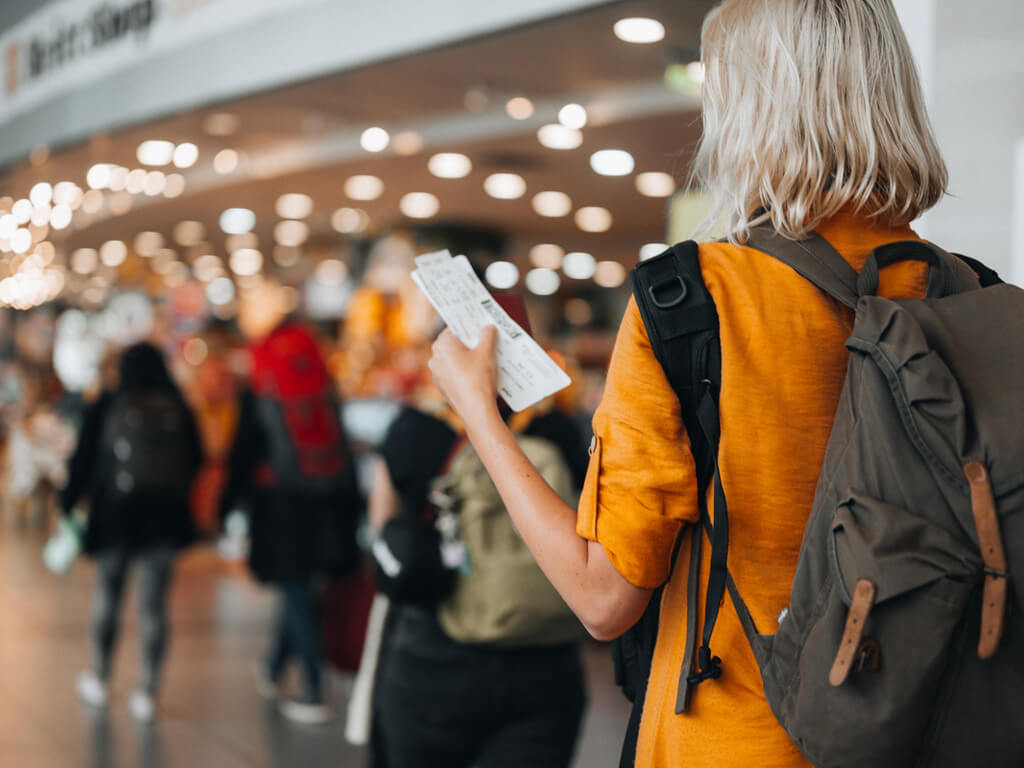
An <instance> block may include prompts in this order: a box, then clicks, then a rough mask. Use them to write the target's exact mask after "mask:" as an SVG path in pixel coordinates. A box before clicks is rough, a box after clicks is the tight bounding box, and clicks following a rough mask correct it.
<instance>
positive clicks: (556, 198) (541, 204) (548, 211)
mask: <svg viewBox="0 0 1024 768" xmlns="http://www.w3.org/2000/svg"><path fill="white" fill-rule="evenodd" d="M533 210H535V211H536V212H537V213H539V214H540V215H541V216H548V217H550V218H557V217H559V216H567V215H568V214H569V212H570V211H571V210H572V200H571V199H570V198H569V196H568V195H567V194H565V193H564V192H554V191H546V192H538V193H537V194H536V195H534V196H533Z"/></svg>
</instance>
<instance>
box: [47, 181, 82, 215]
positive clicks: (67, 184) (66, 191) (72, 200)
mask: <svg viewBox="0 0 1024 768" xmlns="http://www.w3.org/2000/svg"><path fill="white" fill-rule="evenodd" d="M53 202H54V203H55V204H58V205H59V204H61V203H63V204H64V205H66V206H68V207H69V208H71V209H72V210H74V209H75V208H76V207H78V205H80V204H81V202H82V190H81V189H80V188H79V186H78V185H77V184H75V183H74V182H73V181H58V182H57V183H56V184H54V186H53Z"/></svg>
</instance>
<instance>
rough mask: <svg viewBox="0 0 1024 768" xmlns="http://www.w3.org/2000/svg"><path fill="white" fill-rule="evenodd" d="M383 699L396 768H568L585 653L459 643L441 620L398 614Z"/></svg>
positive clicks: (386, 740)
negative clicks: (448, 632) (514, 648)
mask: <svg viewBox="0 0 1024 768" xmlns="http://www.w3.org/2000/svg"><path fill="white" fill-rule="evenodd" d="M389 634H390V635H391V636H390V637H389V638H388V640H387V643H386V649H385V651H384V655H383V657H382V658H381V668H380V671H379V675H378V680H377V689H376V694H375V697H374V717H375V729H374V730H375V737H376V738H377V739H378V743H377V744H376V745H375V750H374V751H375V752H376V753H378V754H379V755H380V756H381V757H382V758H383V762H384V763H385V764H386V765H387V768H434V766H445V768H468V767H469V766H471V765H472V766H474V767H476V768H566V767H567V766H568V765H569V763H570V762H571V760H572V754H573V749H574V747H575V745H576V737H577V735H578V733H579V729H580V722H581V720H582V718H583V708H584V704H585V699H586V695H585V693H584V684H583V670H582V666H581V664H580V656H579V648H578V646H576V645H569V646H557V647H554V648H528V649H519V650H499V649H495V648H488V647H480V646H471V645H465V644H461V643H456V642H455V641H453V640H451V639H450V638H449V637H448V636H447V635H445V634H444V632H443V630H442V629H441V627H440V626H439V625H438V623H437V620H436V618H435V617H434V614H433V613H430V612H425V611H421V610H418V609H411V608H398V612H397V615H396V616H395V617H394V618H393V621H392V623H391V625H390V627H389Z"/></svg>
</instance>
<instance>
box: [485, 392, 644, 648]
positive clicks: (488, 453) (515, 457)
mask: <svg viewBox="0 0 1024 768" xmlns="http://www.w3.org/2000/svg"><path fill="white" fill-rule="evenodd" d="M466 427H467V434H468V436H469V439H470V440H471V441H472V443H473V446H474V448H476V451H477V453H478V455H479V456H480V459H481V460H482V461H483V463H484V465H485V466H486V467H487V470H488V472H489V473H490V475H491V478H492V479H493V480H494V484H495V486H496V487H497V489H498V492H499V493H500V494H501V497H502V500H503V501H504V502H505V506H506V508H507V509H508V512H509V514H510V515H511V517H512V520H513V522H514V523H515V525H516V528H517V529H518V530H519V533H520V535H521V536H522V537H523V541H525V542H526V545H527V547H529V549H530V551H531V552H532V553H533V556H534V557H535V558H536V560H537V563H538V564H539V565H540V567H541V569H542V570H543V571H544V573H545V575H546V576H547V577H548V580H549V581H551V583H552V585H554V587H555V589H557V590H558V592H559V594H561V595H562V598H563V599H564V600H565V601H566V603H567V604H568V605H569V607H570V608H571V609H572V610H573V612H574V613H575V614H576V615H577V616H578V617H579V619H580V621H581V622H583V624H584V626H586V628H587V629H588V631H590V633H591V634H592V635H594V636H595V637H597V638H598V639H602V640H606V639H611V638H613V637H617V636H618V635H619V634H621V633H622V632H623V631H625V630H626V629H628V628H629V627H630V626H632V625H633V623H634V622H635V621H636V619H637V618H639V616H640V614H641V613H643V610H644V608H645V607H646V605H647V601H648V599H649V598H650V590H644V589H639V588H637V587H634V586H633V585H631V584H630V583H629V582H627V581H626V580H625V579H624V578H623V577H622V576H621V575H620V574H619V572H618V571H616V570H615V568H614V566H613V565H612V564H611V562H610V561H609V560H608V557H607V555H606V554H605V552H604V549H603V548H602V547H601V545H600V544H597V543H596V542H589V541H587V540H586V539H583V538H581V537H580V536H579V535H578V534H577V533H576V511H575V510H574V509H573V508H572V507H570V506H569V505H568V504H566V503H565V502H564V501H563V500H562V499H561V498H560V497H559V496H558V494H556V493H555V492H554V490H552V488H551V486H549V485H548V484H547V482H545V480H544V478H543V477H542V476H541V475H540V473H539V472H538V471H537V469H536V468H535V467H534V466H533V464H531V463H530V460H529V459H528V458H527V457H526V455H525V454H524V453H523V451H522V450H521V449H520V448H519V445H518V444H517V443H516V440H515V437H514V436H513V434H512V432H511V431H510V430H509V429H508V427H507V426H506V425H505V423H504V422H503V421H502V420H501V417H500V415H499V414H498V411H497V409H496V408H494V409H491V410H484V411H482V412H481V413H480V414H479V416H477V417H476V418H473V419H471V420H467V422H466Z"/></svg>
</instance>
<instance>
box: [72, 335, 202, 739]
mask: <svg viewBox="0 0 1024 768" xmlns="http://www.w3.org/2000/svg"><path fill="white" fill-rule="evenodd" d="M201 464H202V447H201V444H200V441H199V431H198V429H197V427H196V423H195V419H194V417H193V415H192V412H191V410H190V409H189V407H188V406H187V404H186V403H185V399H184V398H183V397H182V394H181V392H180V391H179V389H178V388H177V386H175V384H174V382H173V381H172V380H171V377H170V374H169V373H168V371H167V366H166V364H165V363H164V359H163V356H162V355H161V354H160V352H159V350H157V349H156V347H154V346H152V345H151V344H146V343H142V344H137V345H135V346H133V347H130V348H128V349H127V350H125V352H124V354H123V355H122V357H121V364H120V382H119V384H118V386H117V388H116V390H114V391H108V392H104V393H103V394H102V395H101V396H100V398H99V399H98V400H97V401H96V402H95V403H93V404H92V405H91V406H89V407H88V408H87V409H86V411H85V414H84V417H83V423H82V428H81V432H80V434H79V439H78V444H77V446H76V448H75V451H74V454H73V455H72V457H71V460H70V464H69V468H68V482H67V485H66V486H65V487H64V490H63V492H62V494H61V507H62V510H63V513H64V514H65V515H70V514H71V511H72V509H73V508H74V507H75V505H76V504H77V503H78V502H79V501H80V500H81V499H83V498H85V499H88V501H89V516H88V524H87V526H86V530H85V537H84V542H83V548H84V551H85V552H86V554H88V555H90V556H91V557H92V558H93V559H94V560H95V562H96V567H97V582H96V591H95V594H94V601H93V609H92V628H91V632H92V648H93V662H92V668H91V669H90V670H88V671H85V672H82V673H81V674H80V675H79V677H78V681H77V690H78V694H79V695H80V696H81V698H82V699H84V700H85V701H86V702H88V703H90V704H92V705H95V706H104V705H105V704H106V702H107V680H108V678H109V676H110V668H111V662H112V656H113V650H114V646H115V644H116V640H117V633H118V615H119V612H120V607H121V599H122V597H123V594H124V586H125V580H126V576H127V571H128V567H129V565H130V564H132V563H135V564H136V565H137V567H138V572H139V585H138V588H139V639H140V644H141V655H140V656H141V671H140V676H139V682H138V687H137V689H136V690H135V692H134V693H133V694H132V696H131V698H130V700H129V708H130V710H131V713H132V715H133V716H134V717H135V718H136V719H139V720H142V721H149V720H152V718H153V717H154V715H155V696H156V693H157V688H158V686H159V673H160V667H161V662H162V660H163V656H164V652H165V650H166V647H167V636H168V621H167V611H166V598H167V590H168V587H169V585H170V581H171V572H172V568H173V564H174V559H175V556H176V554H177V553H178V551H179V550H180V549H182V548H183V547H185V546H186V545H188V544H189V543H191V542H192V541H193V539H194V538H195V530H194V528H193V525H192V518H191V514H190V509H189V491H190V489H191V485H192V481H193V479H194V478H195V475H196V473H197V472H198V470H199V467H200V465H201Z"/></svg>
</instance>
